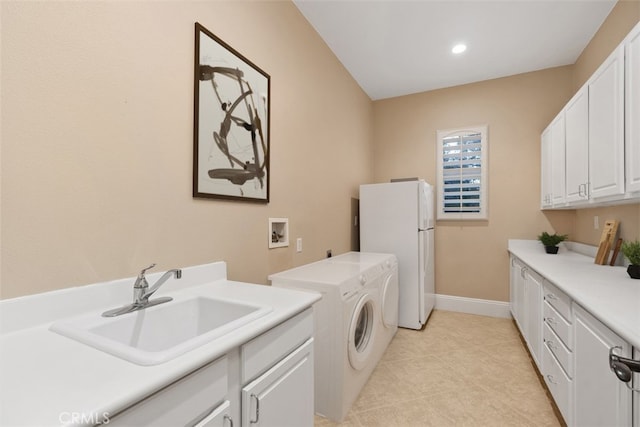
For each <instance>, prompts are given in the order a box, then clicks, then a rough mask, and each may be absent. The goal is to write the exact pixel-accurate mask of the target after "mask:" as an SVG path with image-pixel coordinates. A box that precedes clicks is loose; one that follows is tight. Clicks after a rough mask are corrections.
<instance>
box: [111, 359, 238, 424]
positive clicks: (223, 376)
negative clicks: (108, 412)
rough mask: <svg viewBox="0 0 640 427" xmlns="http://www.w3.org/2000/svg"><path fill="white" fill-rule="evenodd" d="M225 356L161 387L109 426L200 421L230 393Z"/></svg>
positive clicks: (117, 416) (118, 416)
mask: <svg viewBox="0 0 640 427" xmlns="http://www.w3.org/2000/svg"><path fill="white" fill-rule="evenodd" d="M227 383H228V381H227V358H226V356H225V357H222V358H220V359H218V360H216V361H214V362H211V363H210V364H208V365H206V366H204V367H202V368H200V369H198V370H197V371H195V372H192V373H191V374H189V375H187V376H186V377H184V378H182V379H180V380H178V381H176V382H174V383H173V384H171V385H169V386H167V387H165V388H163V389H161V390H160V391H158V392H156V393H154V394H152V395H151V396H149V397H147V398H146V399H144V400H143V401H141V402H140V403H138V404H136V405H134V406H131V407H130V408H128V409H126V410H124V411H123V412H121V413H119V414H117V415H116V416H114V417H113V419H111V420H109V425H110V426H123V427H125V426H154V427H155V426H184V425H192V424H196V423H198V422H199V421H200V420H202V419H203V418H204V417H206V416H208V415H209V414H210V413H211V411H212V410H213V409H214V408H215V407H216V406H217V405H218V404H219V403H220V402H222V401H223V400H224V399H225V398H226V395H227V386H228V384H227Z"/></svg>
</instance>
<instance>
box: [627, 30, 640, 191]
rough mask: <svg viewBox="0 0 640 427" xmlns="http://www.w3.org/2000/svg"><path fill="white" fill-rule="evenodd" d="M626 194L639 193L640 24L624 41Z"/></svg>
mask: <svg viewBox="0 0 640 427" xmlns="http://www.w3.org/2000/svg"><path fill="white" fill-rule="evenodd" d="M624 44H625V66H626V69H625V78H626V81H625V101H626V105H625V115H626V119H625V132H626V133H625V146H626V154H625V158H626V177H627V192H629V193H633V192H640V23H639V24H638V25H636V26H635V28H634V29H633V30H631V33H629V35H628V36H627V38H626V39H625V43H624Z"/></svg>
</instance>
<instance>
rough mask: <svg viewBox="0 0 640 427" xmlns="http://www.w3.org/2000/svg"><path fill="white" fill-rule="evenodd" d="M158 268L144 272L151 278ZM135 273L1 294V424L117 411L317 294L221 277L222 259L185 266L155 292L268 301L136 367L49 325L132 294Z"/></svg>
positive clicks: (223, 270)
mask: <svg viewBox="0 0 640 427" xmlns="http://www.w3.org/2000/svg"><path fill="white" fill-rule="evenodd" d="M159 274H160V273H157V274H155V275H148V277H149V283H154V281H155V279H154V278H155V277H157V276H159ZM134 280H135V278H127V279H122V280H118V281H114V282H108V283H101V284H96V285H90V286H83V287H79V288H71V289H63V290H60V291H54V292H48V293H45V294H39V295H33V296H28V297H21V298H15V299H11V300H3V301H0V333H1V334H0V425H2V426H18V425H23V426H39V427H40V426H49V425H63V424H65V421H66V420H69V419H70V416H69V414H85V415H86V414H98V415H99V414H103V413H105V412H107V413H109V414H115V413H116V412H119V411H120V410H122V409H124V408H126V407H127V406H129V405H130V404H132V403H135V402H137V401H139V400H141V399H143V398H144V397H146V396H148V395H149V394H151V393H153V392H155V391H156V390H158V389H160V388H163V387H164V386H166V385H168V384H170V383H171V382H173V381H175V380H177V379H179V378H181V377H184V376H185V375H186V374H188V373H189V372H191V371H193V370H195V369H197V368H199V367H201V366H203V365H205V364H206V363H208V362H210V361H213V360H215V359H216V358H218V357H220V356H222V355H223V354H225V353H226V352H227V351H229V350H230V349H233V348H235V347H238V346H239V345H241V344H243V343H245V342H247V341H249V340H250V339H252V338H254V337H256V336H258V335H260V334H261V333H263V332H265V331H267V330H269V329H271V328H272V327H274V326H275V325H277V324H279V323H281V322H283V321H285V320H286V319H288V318H290V317H292V316H293V315H295V314H297V313H299V312H301V311H303V310H304V309H306V308H307V307H310V306H311V305H312V304H313V303H314V302H315V301H317V300H318V299H320V295H319V294H315V293H308V292H301V291H296V290H290V289H282V288H272V287H270V286H264V285H253V284H248V283H240V282H233V281H228V280H226V265H225V264H224V263H213V264H206V265H203V266H196V267H189V268H185V269H183V275H182V279H181V280H169V281H168V282H167V283H166V285H163V287H161V288H160V290H158V292H157V293H156V295H157V296H161V295H170V296H178V295H180V294H182V293H186V292H188V293H189V294H190V295H199V296H209V297H214V298H227V299H235V300H241V301H245V302H247V303H254V304H259V305H268V306H271V307H272V308H273V311H271V312H270V313H269V314H267V315H265V316H264V317H261V318H260V319H258V320H255V321H253V322H251V323H249V324H247V325H245V326H242V327H240V328H239V329H236V330H235V331H233V332H232V333H229V334H227V335H224V336H223V337H220V338H219V339H216V340H214V341H213V342H211V343H208V344H205V345H203V346H201V347H199V348H196V349H194V350H191V351H189V352H187V353H185V354H184V355H182V356H179V357H177V358H175V359H173V360H170V361H168V362H166V363H162V364H159V365H155V366H140V365H136V364H133V363H131V362H128V361H125V360H123V359H120V358H118V357H115V356H112V355H110V354H107V353H104V352H102V351H100V350H96V349H94V348H92V347H89V346H88V345H85V344H81V343H79V342H77V341H74V340H72V339H70V338H67V337H64V336H62V335H59V334H57V333H55V332H52V331H50V330H49V327H50V326H51V324H52V323H53V322H54V321H56V320H60V319H63V318H67V317H75V316H77V315H80V314H86V313H89V312H95V313H96V314H97V315H100V314H101V313H102V312H103V311H105V310H107V309H111V308H116V307H119V306H122V305H124V304H127V303H129V302H130V300H131V295H132V284H133V281H134Z"/></svg>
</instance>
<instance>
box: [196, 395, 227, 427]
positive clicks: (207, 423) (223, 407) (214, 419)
mask: <svg viewBox="0 0 640 427" xmlns="http://www.w3.org/2000/svg"><path fill="white" fill-rule="evenodd" d="M195 427H233V417H232V415H231V402H229V401H228V400H225V401H224V402H222V403H221V404H220V405H218V406H217V407H215V408H214V409H213V411H211V413H210V414H209V415H207V416H206V417H205V418H204V419H203V420H202V421H200V422H199V423H197V424H196V425H195Z"/></svg>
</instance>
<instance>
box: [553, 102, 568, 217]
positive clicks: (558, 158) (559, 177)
mask: <svg viewBox="0 0 640 427" xmlns="http://www.w3.org/2000/svg"><path fill="white" fill-rule="evenodd" d="M564 132H565V126H564V114H563V113H560V114H559V115H558V117H557V118H556V120H555V121H554V122H553V123H552V124H551V201H552V202H553V205H554V206H557V205H561V204H563V203H564V202H565V196H564V193H565V153H564V144H565V139H564V138H565V133H564Z"/></svg>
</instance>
